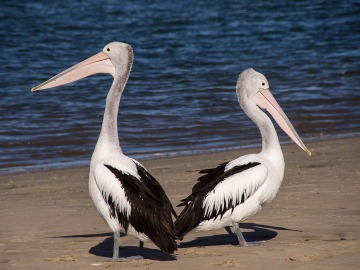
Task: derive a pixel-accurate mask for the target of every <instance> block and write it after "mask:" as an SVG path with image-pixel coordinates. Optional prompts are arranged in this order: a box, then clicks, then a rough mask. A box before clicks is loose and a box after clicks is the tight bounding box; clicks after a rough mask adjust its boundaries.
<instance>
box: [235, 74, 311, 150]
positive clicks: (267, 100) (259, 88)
mask: <svg viewBox="0 0 360 270" xmlns="http://www.w3.org/2000/svg"><path fill="white" fill-rule="evenodd" d="M236 92H237V95H238V98H239V102H240V105H241V106H242V107H243V109H244V110H245V107H246V106H244V104H245V103H247V104H249V103H255V105H257V106H258V107H260V108H261V109H265V110H267V111H268V112H269V113H270V114H271V116H272V117H273V118H274V119H275V121H276V122H277V123H278V124H279V126H280V127H281V128H282V129H283V130H284V131H285V133H286V134H287V135H288V136H289V137H290V138H291V139H292V140H293V141H294V142H295V143H296V144H297V145H298V146H299V147H300V148H301V149H303V150H304V151H305V152H306V153H307V154H308V155H310V156H311V152H310V151H309V150H308V149H307V148H306V146H305V144H304V143H303V142H302V140H301V138H300V137H299V135H298V134H297V132H296V130H295V129H294V127H293V125H292V124H291V122H290V120H289V119H288V118H287V116H286V114H285V113H284V111H283V110H282V109H281V107H280V105H279V104H278V103H277V101H276V100H275V98H274V97H273V95H272V94H271V92H270V90H269V83H268V81H267V79H266V77H265V76H264V75H263V74H261V73H259V72H257V71H255V70H254V69H252V68H249V69H246V70H244V71H243V72H242V73H241V74H240V76H239V79H238V82H237V86H236Z"/></svg>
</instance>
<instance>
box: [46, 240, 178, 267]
mask: <svg viewBox="0 0 360 270" xmlns="http://www.w3.org/2000/svg"><path fill="white" fill-rule="evenodd" d="M120 236H121V237H124V236H126V235H125V234H123V233H121V234H120ZM90 237H106V238H105V239H104V240H103V241H102V242H101V243H99V244H97V245H95V246H93V247H92V248H90V250H89V253H90V254H93V255H95V256H98V257H105V258H107V259H108V258H112V253H113V246H114V238H113V233H98V234H78V235H63V236H55V237H51V238H90ZM120 241H121V240H120ZM136 255H139V246H138V245H137V246H122V245H121V246H120V257H130V256H136ZM142 256H143V257H144V259H149V260H154V261H174V260H176V257H175V256H174V255H172V254H167V253H163V252H161V250H159V249H152V248H148V247H146V243H145V245H144V247H143V250H142Z"/></svg>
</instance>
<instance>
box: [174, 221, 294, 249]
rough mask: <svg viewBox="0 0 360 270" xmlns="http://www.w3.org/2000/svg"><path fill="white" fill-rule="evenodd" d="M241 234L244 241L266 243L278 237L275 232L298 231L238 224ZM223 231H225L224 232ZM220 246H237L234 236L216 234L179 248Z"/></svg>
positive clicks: (255, 224)
mask: <svg viewBox="0 0 360 270" xmlns="http://www.w3.org/2000/svg"><path fill="white" fill-rule="evenodd" d="M240 228H241V231H242V234H243V236H244V238H245V239H246V241H248V242H253V241H267V240H270V239H273V238H275V237H276V236H277V235H278V232H277V231H283V230H286V231H295V232H301V231H299V230H293V229H288V228H284V227H275V226H268V225H263V224H257V223H240ZM224 231H225V230H224ZM221 245H238V242H237V240H236V238H235V235H234V236H232V235H230V234H228V233H225V234H217V235H211V236H201V237H197V238H195V239H194V240H191V241H187V242H182V243H181V244H180V245H179V248H189V247H198V246H221Z"/></svg>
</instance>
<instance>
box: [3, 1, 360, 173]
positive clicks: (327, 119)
mask: <svg viewBox="0 0 360 270" xmlns="http://www.w3.org/2000/svg"><path fill="white" fill-rule="evenodd" d="M333 2H337V3H333V4H331V3H332V1H293V2H291V3H285V2H284V1H248V0H245V1H235V0H234V1H188V0H187V1H151V2H150V1H145V0H143V1H95V0H89V1H70V0H62V1H1V3H0V44H1V54H0V64H1V65H0V78H1V80H0V89H1V90H0V91H1V98H0V173H1V174H6V173H13V172H19V171H24V170H37V169H44V168H55V167H59V166H79V165H85V164H88V163H89V160H90V157H91V153H92V151H93V148H94V146H95V143H96V140H97V137H98V134H99V131H100V126H101V121H102V114H103V110H104V105H105V97H106V94H107V91H108V89H109V88H110V85H111V82H112V78H111V77H110V76H108V75H98V76H92V77H89V78H86V79H83V80H81V81H79V82H76V83H73V84H71V85H68V86H63V87H60V88H57V89H54V90H47V91H42V92H37V93H31V92H30V89H31V87H33V86H35V85H38V84H39V83H41V82H43V81H45V80H47V79H48V78H50V77H52V76H53V75H55V74H57V73H59V72H60V71H62V70H64V69H66V68H68V67H70V66H71V65H73V64H75V63H77V62H79V61H81V60H83V59H85V58H87V57H89V56H91V55H93V54H95V53H97V52H98V51H100V50H102V48H103V46H104V45H106V44H107V43H109V42H111V41H114V40H117V41H123V42H127V43H129V44H131V45H132V46H133V48H134V53H135V62H134V66H133V69H132V73H131V77H130V79H129V82H128V85H127V87H126V89H125V92H124V94H123V97H122V100H121V106H120V114H119V135H120V140H121V145H122V148H123V151H124V152H125V153H126V154H128V155H129V156H132V157H136V158H140V159H143V158H152V157H154V156H168V155H183V154H189V153H195V152H196V153H197V152H205V151H209V150H219V149H231V148H243V147H249V146H251V145H258V144H260V143H261V139H260V134H259V132H258V130H257V129H256V127H255V125H254V124H253V123H252V122H250V120H248V119H247V117H246V116H245V114H244V113H243V112H242V110H241V109H240V107H239V105H238V103H237V99H236V94H235V84H236V80H237V77H238V75H239V73H240V72H241V71H242V70H243V69H245V68H248V67H253V68H255V69H256V70H258V71H260V72H262V73H263V74H264V75H265V76H266V77H267V78H268V80H269V82H270V87H271V90H272V93H273V95H274V96H275V98H276V99H277V100H278V102H279V104H280V105H281V106H282V107H283V109H284V111H285V112H286V113H287V115H288V116H289V118H290V120H291V121H292V122H293V124H294V126H295V128H296V129H297V131H298V133H299V134H300V136H301V137H302V138H303V139H304V141H305V142H306V141H313V140H319V139H320V140H322V139H331V138H341V137H351V136H359V135H360V108H359V107H360V90H359V85H360V67H359V65H360V64H359V62H360V49H359V48H360V46H359V44H360V19H359V18H360V16H359V14H360V5H359V2H358V1H333ZM279 135H280V139H281V140H282V141H283V142H286V141H288V140H289V139H288V138H287V137H286V135H285V134H284V133H283V132H279ZM357 147H359V146H357ZM299 151H301V150H300V149H299ZM304 155H305V153H304Z"/></svg>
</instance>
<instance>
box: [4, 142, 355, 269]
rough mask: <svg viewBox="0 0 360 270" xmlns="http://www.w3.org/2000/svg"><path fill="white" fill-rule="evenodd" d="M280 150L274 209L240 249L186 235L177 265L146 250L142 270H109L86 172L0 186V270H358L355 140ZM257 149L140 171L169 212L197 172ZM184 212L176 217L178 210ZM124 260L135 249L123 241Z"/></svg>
mask: <svg viewBox="0 0 360 270" xmlns="http://www.w3.org/2000/svg"><path fill="white" fill-rule="evenodd" d="M307 146H308V147H309V148H310V149H311V150H312V151H313V156H312V157H308V156H307V155H306V154H305V153H304V152H302V151H301V150H300V149H299V148H298V147H297V146H295V145H287V146H284V147H283V152H284V155H285V162H286V169H285V179H284V182H283V184H282V187H281V189H280V191H279V193H278V195H277V197H276V198H275V199H274V201H273V202H272V203H271V204H269V205H268V206H267V207H265V208H264V209H263V210H262V211H261V212H260V213H259V214H257V215H255V216H253V217H252V218H251V219H249V220H247V221H246V223H243V224H241V226H242V227H243V231H244V232H245V233H244V236H245V238H246V239H247V240H250V241H251V240H266V242H265V244H264V245H263V246H260V247H249V248H241V247H237V246H234V241H233V238H232V237H231V236H229V235H228V234H227V233H226V232H225V230H216V231H210V232H195V231H192V232H191V233H189V234H188V235H187V236H185V238H184V240H183V241H182V242H181V244H180V246H179V249H178V251H177V252H176V253H175V256H170V255H168V254H163V253H161V252H160V251H159V250H158V249H157V247H156V246H155V245H153V244H152V243H150V242H148V243H145V249H144V257H145V259H144V260H142V261H133V262H122V263H119V262H111V261H110V257H111V255H112V243H113V242H112V237H111V236H112V234H111V233H110V231H109V228H108V226H107V224H106V223H105V222H104V221H103V220H102V219H101V217H100V215H99V214H98V213H97V211H96V210H95V207H94V206H93V203H92V201H91V199H90V197H89V196H88V187H87V181H88V175H87V174H88V168H87V167H86V168H74V169H65V170H50V171H42V172H31V173H23V174H14V175H7V176H0V215H1V219H0V269H358V265H359V264H360V241H359V238H360V167H359V162H360V138H352V139H341V140H332V141H326V142H315V143H308V144H307ZM256 151H258V149H250V150H244V151H227V152H220V153H213V154H206V155H194V156H186V157H176V158H169V159H158V160H151V161H144V162H142V163H143V164H144V165H145V166H146V167H147V169H148V170H149V171H150V172H151V173H152V174H153V175H154V176H155V177H156V178H157V179H158V180H159V182H160V183H161V184H162V186H163V187H164V189H165V190H166V192H167V194H168V195H169V198H170V199H171V201H172V203H173V204H174V205H177V204H178V203H179V200H180V199H182V198H184V197H185V196H186V195H188V194H189V192H190V190H191V187H192V186H193V184H194V183H195V182H196V179H197V177H198V173H197V172H198V171H199V170H200V169H204V168H208V167H213V166H215V165H217V164H218V163H220V162H224V161H227V160H231V159H233V158H236V157H238V156H239V155H243V154H246V153H252V152H256ZM177 211H178V212H180V211H181V208H177ZM121 244H122V248H121V249H120V252H121V253H122V255H124V256H129V255H135V254H136V253H137V251H138V249H137V245H138V241H137V239H135V238H132V237H127V236H126V237H123V238H122V240H121Z"/></svg>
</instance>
